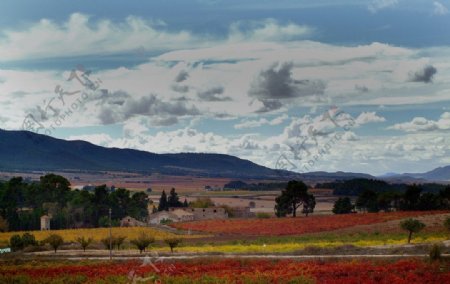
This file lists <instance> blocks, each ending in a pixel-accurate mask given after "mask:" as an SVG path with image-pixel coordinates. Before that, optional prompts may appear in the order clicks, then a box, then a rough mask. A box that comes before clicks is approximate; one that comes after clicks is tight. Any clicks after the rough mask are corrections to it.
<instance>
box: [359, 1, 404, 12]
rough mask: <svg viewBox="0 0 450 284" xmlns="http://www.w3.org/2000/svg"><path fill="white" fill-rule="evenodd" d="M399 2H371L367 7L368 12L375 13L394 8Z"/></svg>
mask: <svg viewBox="0 0 450 284" xmlns="http://www.w3.org/2000/svg"><path fill="white" fill-rule="evenodd" d="M398 2H399V0H372V2H371V3H370V4H369V6H368V7H367V8H368V9H369V11H370V12H372V13H376V12H378V11H380V10H383V9H386V8H390V7H393V6H396V5H397V4H398Z"/></svg>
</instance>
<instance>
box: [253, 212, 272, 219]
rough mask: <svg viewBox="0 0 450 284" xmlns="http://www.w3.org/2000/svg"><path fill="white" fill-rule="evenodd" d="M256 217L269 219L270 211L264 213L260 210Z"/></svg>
mask: <svg viewBox="0 0 450 284" xmlns="http://www.w3.org/2000/svg"><path fill="white" fill-rule="evenodd" d="M256 218H259V219H268V218H270V214H269V213H264V212H259V213H256Z"/></svg>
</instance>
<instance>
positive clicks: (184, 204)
mask: <svg viewBox="0 0 450 284" xmlns="http://www.w3.org/2000/svg"><path fill="white" fill-rule="evenodd" d="M183 207H189V204H188V202H187V199H186V198H185V199H184V202H183Z"/></svg>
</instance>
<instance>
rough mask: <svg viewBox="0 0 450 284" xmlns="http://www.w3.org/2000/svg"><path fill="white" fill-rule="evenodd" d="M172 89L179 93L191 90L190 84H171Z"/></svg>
mask: <svg viewBox="0 0 450 284" xmlns="http://www.w3.org/2000/svg"><path fill="white" fill-rule="evenodd" d="M171 88H172V90H174V91H175V92H177V93H187V92H189V86H186V85H179V84H173V85H172V86H171Z"/></svg>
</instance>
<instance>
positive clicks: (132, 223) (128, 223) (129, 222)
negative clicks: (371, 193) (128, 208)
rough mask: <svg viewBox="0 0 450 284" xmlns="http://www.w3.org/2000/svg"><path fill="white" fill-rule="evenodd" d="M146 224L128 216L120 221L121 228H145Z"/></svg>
mask: <svg viewBox="0 0 450 284" xmlns="http://www.w3.org/2000/svg"><path fill="white" fill-rule="evenodd" d="M145 225H146V224H145V223H144V222H141V221H139V220H136V219H135V218H133V217H130V216H126V217H124V218H122V220H120V227H144V226H145Z"/></svg>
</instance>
